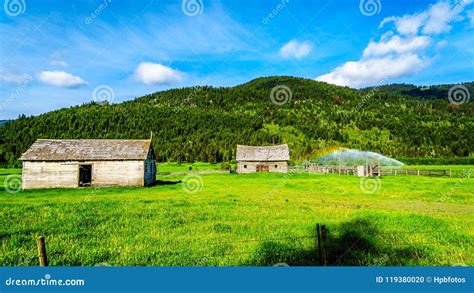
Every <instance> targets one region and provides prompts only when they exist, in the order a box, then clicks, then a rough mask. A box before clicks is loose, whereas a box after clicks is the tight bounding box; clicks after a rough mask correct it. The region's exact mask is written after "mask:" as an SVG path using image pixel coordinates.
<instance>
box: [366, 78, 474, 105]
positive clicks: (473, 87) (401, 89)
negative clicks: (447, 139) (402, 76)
mask: <svg viewBox="0 0 474 293" xmlns="http://www.w3.org/2000/svg"><path fill="white" fill-rule="evenodd" d="M461 85H462V86H463V87H464V88H458V89H457V93H458V95H463V96H458V99H459V100H460V101H461V99H462V98H464V99H465V100H467V97H468V96H469V95H470V93H474V82H466V83H463V84H461ZM454 86H455V85H454V84H441V85H430V86H416V85H413V84H391V85H383V86H379V87H369V88H366V89H363V90H362V91H372V90H378V91H382V92H386V93H392V94H400V95H407V96H411V97H414V98H425V99H444V100H446V99H447V98H448V94H449V90H450V89H451V88H453V87H454ZM466 89H467V91H466ZM455 92H456V88H454V89H453V92H452V93H453V94H452V95H454V93H455ZM471 101H472V99H471Z"/></svg>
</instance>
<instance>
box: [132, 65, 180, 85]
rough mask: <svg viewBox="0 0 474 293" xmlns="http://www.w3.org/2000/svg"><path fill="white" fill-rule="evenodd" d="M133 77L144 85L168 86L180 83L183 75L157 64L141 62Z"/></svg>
mask: <svg viewBox="0 0 474 293" xmlns="http://www.w3.org/2000/svg"><path fill="white" fill-rule="evenodd" d="M134 76H135V78H136V79H137V80H138V81H141V82H143V83H144V84H170V83H173V82H180V81H181V80H182V79H183V77H184V74H183V73H182V72H180V71H178V70H174V69H172V68H170V67H166V66H164V65H161V64H158V63H150V62H142V63H140V64H139V65H138V67H137V69H136V70H135V74H134Z"/></svg>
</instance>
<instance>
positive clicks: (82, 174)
mask: <svg viewBox="0 0 474 293" xmlns="http://www.w3.org/2000/svg"><path fill="white" fill-rule="evenodd" d="M91 183H92V165H79V186H80V187H82V186H91Z"/></svg>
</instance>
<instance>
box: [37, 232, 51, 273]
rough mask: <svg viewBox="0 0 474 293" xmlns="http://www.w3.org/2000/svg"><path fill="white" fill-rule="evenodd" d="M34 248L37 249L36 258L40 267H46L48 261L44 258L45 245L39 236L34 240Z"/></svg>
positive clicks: (42, 238)
mask: <svg viewBox="0 0 474 293" xmlns="http://www.w3.org/2000/svg"><path fill="white" fill-rule="evenodd" d="M36 246H37V247H38V257H39V263H40V266H41V267H47V266H48V259H47V257H46V245H45V244H44V237H43V236H40V237H38V238H36Z"/></svg>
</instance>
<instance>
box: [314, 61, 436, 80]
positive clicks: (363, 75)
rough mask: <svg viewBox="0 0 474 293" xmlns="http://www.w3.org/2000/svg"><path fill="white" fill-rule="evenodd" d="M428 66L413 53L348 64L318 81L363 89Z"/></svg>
mask: <svg viewBox="0 0 474 293" xmlns="http://www.w3.org/2000/svg"><path fill="white" fill-rule="evenodd" d="M428 64H429V61H428V60H425V59H423V58H420V57H419V56H417V55H415V54H411V53H409V54H403V55H400V56H397V57H394V56H385V57H382V58H372V59H362V60H360V61H355V62H354V61H351V62H346V63H344V64H343V65H341V66H339V67H337V68H336V69H334V70H333V71H332V72H330V73H328V74H324V75H321V76H319V77H317V78H316V80H318V81H324V82H327V83H332V84H337V85H343V86H350V87H362V86H368V85H373V84H375V83H381V82H382V83H386V82H387V81H388V80H390V79H393V78H397V77H400V76H404V75H408V74H413V73H415V72H418V71H420V70H421V69H423V68H425V67H426V66H428Z"/></svg>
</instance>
